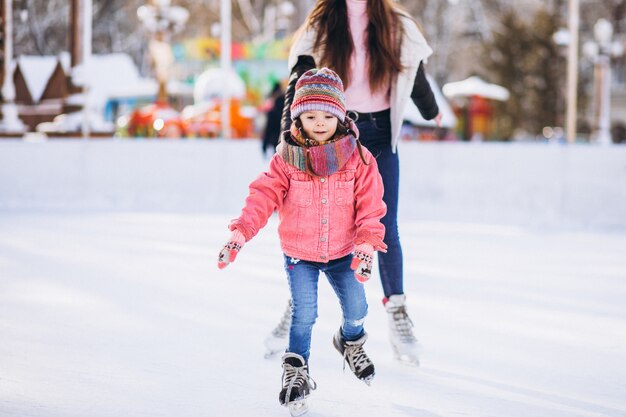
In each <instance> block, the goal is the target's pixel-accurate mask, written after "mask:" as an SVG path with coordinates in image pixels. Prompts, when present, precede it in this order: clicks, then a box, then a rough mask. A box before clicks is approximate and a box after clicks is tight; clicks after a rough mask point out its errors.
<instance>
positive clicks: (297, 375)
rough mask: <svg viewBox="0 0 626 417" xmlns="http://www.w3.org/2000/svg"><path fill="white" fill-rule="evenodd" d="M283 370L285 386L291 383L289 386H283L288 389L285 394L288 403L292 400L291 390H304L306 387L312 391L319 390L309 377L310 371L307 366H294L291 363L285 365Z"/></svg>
mask: <svg viewBox="0 0 626 417" xmlns="http://www.w3.org/2000/svg"><path fill="white" fill-rule="evenodd" d="M283 369H284V375H283V384H284V383H285V382H287V381H289V383H288V384H287V386H283V388H287V392H286V394H285V399H286V401H288V399H289V398H291V390H292V389H293V388H294V387H295V388H302V387H304V386H305V385H306V386H307V387H308V388H309V389H310V390H311V391H313V390H315V389H316V388H317V383H316V382H315V381H314V380H313V378H311V377H310V376H309V370H308V368H307V366H306V365H304V366H293V365H291V364H289V363H283Z"/></svg>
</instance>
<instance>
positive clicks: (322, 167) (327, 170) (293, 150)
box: [276, 119, 359, 177]
mask: <svg viewBox="0 0 626 417" xmlns="http://www.w3.org/2000/svg"><path fill="white" fill-rule="evenodd" d="M347 122H348V123H347V125H348V132H347V133H346V134H344V135H337V136H336V137H335V138H333V139H332V140H331V141H330V142H327V143H325V144H323V145H318V144H316V142H315V141H308V142H309V145H308V146H307V140H306V139H305V138H304V137H303V136H302V133H301V132H300V130H299V129H298V128H297V127H296V124H295V123H292V124H291V131H290V134H291V135H290V137H291V141H292V142H293V144H290V143H287V141H285V140H281V141H280V144H279V145H278V148H277V149H276V153H278V154H279V155H280V156H281V158H283V160H284V161H285V162H287V163H288V164H289V165H293V166H295V167H296V168H298V169H299V170H300V171H304V172H307V173H309V174H313V175H317V176H319V177H326V176H328V175H332V174H334V173H335V172H337V171H339V170H340V169H341V168H343V166H344V165H345V164H346V162H347V161H348V159H349V158H350V157H351V156H352V154H353V153H354V149H355V148H356V146H357V138H358V136H359V131H358V129H357V128H356V126H355V125H354V122H352V121H351V120H349V119H347ZM307 153H308V156H309V161H310V164H311V166H310V168H311V169H307ZM311 170H312V171H313V172H310V171H311Z"/></svg>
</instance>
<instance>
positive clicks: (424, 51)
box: [288, 15, 433, 152]
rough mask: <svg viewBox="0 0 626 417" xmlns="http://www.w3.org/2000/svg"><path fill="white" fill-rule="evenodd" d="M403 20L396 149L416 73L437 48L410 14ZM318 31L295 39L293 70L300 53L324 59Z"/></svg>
mask: <svg viewBox="0 0 626 417" xmlns="http://www.w3.org/2000/svg"><path fill="white" fill-rule="evenodd" d="M400 21H401V22H402V24H403V25H404V38H403V39H402V50H401V55H402V56H401V57H400V60H401V63H402V66H403V68H404V70H403V71H402V72H400V73H399V74H398V77H397V78H396V80H395V81H394V82H393V83H392V85H391V97H390V103H391V147H392V149H393V152H396V148H397V146H398V138H399V137H400V128H401V127H402V115H403V114H404V107H405V106H406V104H407V100H408V99H409V97H411V91H412V90H413V84H414V82H415V75H416V74H417V69H418V68H419V64H420V62H422V61H424V60H426V58H428V57H429V56H430V55H431V54H432V53H433V50H432V49H431V48H430V46H428V43H426V39H424V36H423V35H422V33H421V32H420V31H419V29H418V28H417V25H416V24H415V22H414V21H413V20H412V19H411V18H410V17H408V16H405V15H402V16H401V18H400ZM315 35H316V33H315V31H314V30H313V29H311V28H309V29H307V30H306V31H304V32H302V33H301V35H300V36H299V37H298V38H297V39H295V40H294V43H293V45H292V46H291V50H290V51H289V61H288V64H289V71H290V72H291V69H292V68H293V67H294V65H296V63H297V62H298V57H299V56H301V55H310V56H312V57H313V59H314V60H315V62H316V63H318V62H319V61H320V54H319V53H318V54H316V53H314V52H313V44H314V42H315Z"/></svg>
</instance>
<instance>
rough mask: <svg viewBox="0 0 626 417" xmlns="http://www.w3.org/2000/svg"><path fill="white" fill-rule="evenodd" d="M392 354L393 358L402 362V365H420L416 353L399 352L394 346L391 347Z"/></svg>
mask: <svg viewBox="0 0 626 417" xmlns="http://www.w3.org/2000/svg"><path fill="white" fill-rule="evenodd" d="M393 356H394V359H395V360H397V361H398V362H400V363H402V364H403V365H408V366H415V367H418V366H420V360H419V358H418V357H417V355H415V354H407V353H400V352H399V351H398V349H397V348H396V347H395V346H394V347H393Z"/></svg>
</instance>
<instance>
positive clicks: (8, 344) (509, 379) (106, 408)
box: [0, 141, 626, 417]
mask: <svg viewBox="0 0 626 417" xmlns="http://www.w3.org/2000/svg"><path fill="white" fill-rule="evenodd" d="M69 143H70V142H59V143H52V141H49V142H46V143H43V144H40V143H6V144H3V145H2V152H0V155H6V156H5V158H6V159H3V160H2V164H0V166H4V167H5V168H4V170H0V202H3V210H2V211H0V416H3V417H4V416H11V417H13V416H20V417H57V416H62V417H82V416H90V417H119V416H125V417H140V416H151V417H159V416H163V417H171V416H177V417H188V416H189V417H192V416H194V417H195V416H255V417H266V416H281V415H282V416H288V412H287V410H286V409H285V408H283V407H281V406H280V405H279V404H278V400H277V396H278V391H279V388H280V376H281V367H280V361H279V359H270V360H266V359H264V358H263V354H264V348H263V339H264V337H265V336H266V334H267V332H269V330H271V328H272V327H273V326H274V325H275V324H276V322H277V321H278V319H279V318H280V316H281V315H282V313H283V309H284V307H285V305H286V301H287V298H288V289H287V285H286V282H285V278H284V271H283V270H282V264H281V255H280V249H279V244H278V240H277V236H276V228H277V219H276V218H275V217H273V218H272V219H270V222H269V224H268V226H267V227H266V228H265V229H264V230H262V231H261V233H260V234H259V235H258V236H257V237H256V238H255V239H254V240H253V241H251V242H250V243H248V244H247V245H246V246H244V248H243V250H242V252H241V254H240V255H239V257H238V258H237V261H236V262H235V263H234V264H232V265H230V266H229V267H228V268H226V269H225V270H223V271H220V270H218V269H217V267H216V258H217V253H218V252H219V250H220V248H221V245H222V244H223V243H224V241H225V239H226V238H227V237H228V233H229V232H228V230H227V228H226V225H227V224H228V222H229V220H230V219H231V218H233V217H235V216H236V215H237V214H238V213H237V210H236V209H235V208H234V207H235V206H239V205H241V202H242V201H243V195H245V192H246V190H245V186H244V187H243V188H244V189H243V190H242V189H241V188H240V186H239V184H244V183H246V182H247V181H249V178H248V175H250V173H251V171H252V169H244V167H243V165H251V166H253V168H257V167H259V166H262V165H263V163H262V162H261V161H260V150H259V149H258V146H257V145H258V143H253V144H246V143H240V142H235V143H225V142H221V143H220V142H218V144H214V145H206V144H202V145H200V143H196V144H194V145H191V144H187V145H185V146H186V147H180V144H179V143H178V144H174V143H167V144H163V143H158V142H157V143H155V142H151V143H150V142H139V143H136V142H126V143H120V142H117V143H108V144H105V143H102V144H100V145H93V144H85V143H82V142H79V143H78V144H77V145H69ZM252 145H254V146H252ZM40 146H41V148H40ZM72 146H77V147H76V148H73V147H72ZM115 146H116V147H117V149H118V152H117V158H113V154H112V153H111V154H110V153H109V152H108V151H109V147H115ZM202 146H207V148H203V147H202ZM481 146H482V145H480V146H479V147H472V148H466V149H465V151H466V152H467V153H468V155H473V156H475V155H476V153H477V152H479V150H480V149H483V151H482V152H484V153H485V154H487V155H488V154H490V153H492V152H493V150H492V149H490V148H488V147H485V148H481ZM162 149H164V150H166V151H167V152H164V153H161V152H160V150H162ZM403 149H404V152H405V153H404V155H406V154H407V153H408V151H407V149H409V148H408V147H407V148H403ZM416 149H419V150H420V151H423V152H426V153H428V152H431V151H432V149H433V148H431V147H421V146H420V147H418V148H416ZM513 149H515V150H516V151H518V152H519V150H520V149H523V148H519V147H518V148H515V147H514V148H513ZM209 150H210V152H209ZM458 150H459V149H457V148H445V149H444V148H441V149H438V150H437V155H438V158H439V159H438V161H439V163H440V164H441V165H445V166H447V167H448V168H449V169H452V168H450V167H451V165H453V164H451V161H453V160H454V159H453V158H452V159H451V158H450V156H445V153H446V152H450V151H454V152H456V151H458ZM136 151H140V153H141V155H142V157H141V158H137V154H136V153H135V152H136ZM187 151H189V152H187ZM205 151H206V152H207V153H204V152H205ZM38 152H43V153H45V154H46V155H47V156H48V158H49V159H51V160H56V159H57V158H59V160H64V161H65V164H66V167H69V168H67V169H65V170H62V172H55V171H58V170H60V168H59V166H57V165H55V164H52V165H46V164H44V163H43V160H42V159H40V158H39V156H38ZM74 152H78V153H79V154H82V155H83V156H84V157H85V158H84V159H80V158H79V159H76V156H75V154H74ZM90 152H94V153H97V152H100V153H102V154H104V155H106V158H105V159H103V160H97V159H92V156H89V153H90ZM581 152H582V151H581ZM613 152H617V153H618V155H620V150H618V149H614V150H613ZM213 153H219V154H220V155H221V158H222V159H228V160H230V161H231V163H230V165H231V166H232V165H233V164H232V160H233V159H232V158H233V157H235V156H237V157H238V158H240V159H239V160H240V161H243V162H242V167H237V168H240V170H241V172H236V170H231V171H229V173H230V174H232V176H233V177H237V178H234V179H230V180H229V179H228V175H225V172H224V171H221V172H220V165H219V164H214V166H212V167H211V168H210V170H211V172H213V173H214V175H215V177H216V178H212V177H211V174H208V172H209V171H204V170H203V167H199V166H196V165H195V164H196V162H197V161H196V160H195V159H194V158H192V157H190V155H196V154H199V155H200V156H201V157H202V158H204V159H206V162H205V164H207V165H210V164H213V163H214V161H213V160H212V159H210V158H209V157H208V156H207V155H209V154H213ZM495 153H496V155H497V157H498V158H501V159H506V152H505V151H503V150H499V151H498V152H495ZM521 153H522V154H523V153H524V152H521ZM28 154H30V155H32V156H33V158H32V159H31V160H30V165H28V164H27V165H28V166H27V168H26V169H23V170H21V171H20V170H17V169H18V168H17V167H18V164H24V160H23V159H22V155H28ZM164 155H167V157H166V156H164ZM411 155H414V154H411ZM583 155H586V156H583ZM590 155H591V156H590ZM62 156H65V159H63V158H61V157H62ZM426 157H430V158H432V155H426ZM533 157H534V158H535V159H539V161H538V163H539V165H541V158H536V155H535V154H533ZM596 157H598V156H597V155H595V156H594V152H591V153H588V152H583V153H579V152H578V151H576V152H574V155H570V156H569V158H568V159H567V162H568V163H567V164H563V163H557V164H556V165H557V166H558V167H559V170H561V171H563V174H562V175H563V177H566V176H567V175H566V174H569V171H567V170H568V169H570V168H571V169H573V168H576V167H580V166H581V165H578V164H579V163H580V160H581V159H590V160H591V161H592V162H593V161H595V159H594V158H596ZM109 158H111V159H109ZM255 158H256V159H255ZM620 158H621V157H620ZM620 158H618V159H620ZM10 159H11V160H15V164H14V165H12V164H10V163H9V162H8V160H10ZM435 159H436V158H435ZM153 160H155V161H160V167H161V170H162V171H164V172H165V173H166V174H167V175H168V176H169V177H170V181H171V182H167V181H165V178H166V177H165V176H159V175H158V173H157V171H154V170H153V165H152V161H153ZM178 160H182V161H185V160H186V161H188V164H189V166H190V167H191V169H192V170H191V171H188V170H182V169H181V170H179V171H176V170H175V169H174V168H175V167H177V163H176V161H178ZM603 160H605V161H607V165H611V164H612V162H611V161H612V160H611V159H610V158H606V157H604V158H603ZM125 161H134V163H135V164H136V168H137V170H136V171H133V170H131V169H130V168H129V165H127V164H126V162H125ZM255 161H256V162H255ZM621 161H622V165H621V166H622V171H623V158H621ZM420 162H422V161H421V160H420ZM435 163H436V161H435V162H433V164H435ZM503 163H504V162H503ZM75 164H79V165H80V167H79V169H77V168H76V167H74V165H75ZM99 164H101V165H99ZM144 164H145V166H144ZM483 164H484V163H482V164H481V163H480V161H474V163H473V164H472V165H471V168H472V169H473V171H472V174H473V176H475V177H473V176H471V175H469V172H468V171H465V173H466V176H467V179H470V178H479V177H480V178H482V177H481V175H480V169H479V168H480V166H482V165H483ZM520 165H523V162H520ZM51 167H52V168H53V169H52V170H50V168H51ZM72 167H73V168H72ZM106 167H109V170H108V172H109V173H111V174H112V175H111V176H110V177H109V183H108V184H106V185H107V187H105V188H104V189H103V190H101V191H103V193H102V194H100V195H101V196H104V197H105V198H102V199H101V200H97V199H93V200H91V202H92V203H95V202H97V201H100V202H101V206H100V207H99V208H98V206H97V205H92V206H90V207H85V206H83V207H82V208H81V207H79V206H65V207H62V206H58V205H57V206H56V209H55V210H54V211H51V210H50V208H51V207H55V205H56V204H57V203H58V200H56V198H57V197H58V194H57V192H59V190H62V189H63V186H64V185H66V186H67V189H66V190H65V192H66V193H67V197H68V199H71V198H77V199H80V198H81V196H80V194H73V193H74V192H75V191H77V190H82V192H83V193H87V194H88V193H89V192H90V191H89V189H88V188H84V187H89V186H102V184H101V183H99V182H97V181H96V182H81V181H82V180H84V178H77V176H83V177H90V178H91V179H90V181H92V180H93V177H94V176H97V175H98V172H99V170H102V172H105V171H106ZM112 167H114V168H115V169H112ZM70 168H71V169H70ZM462 168H463V169H464V170H467V169H469V168H468V166H467V165H464V166H463V167H462ZM39 169H41V170H43V171H46V172H48V174H49V177H50V181H49V182H45V181H43V180H42V179H41V178H40V177H39V175H40V173H39ZM403 169H404V170H403V181H404V180H405V179H407V181H405V182H408V178H407V177H409V176H413V175H415V171H414V170H413V169H410V168H407V166H406V165H405V166H404V168H403ZM421 169H424V170H426V172H430V171H428V170H429V169H430V166H429V165H425V166H423V167H421ZM10 170H13V171H14V172H13V175H9V172H10ZM115 170H120V171H121V173H120V174H114V171H115ZM599 171H601V170H599ZM420 172H421V171H420ZM433 172H436V171H433ZM446 172H447V173H446V175H452V173H451V172H448V171H446ZM609 172H610V173H611V174H612V173H613V171H611V170H609ZM587 175H588V180H589V183H588V184H581V187H582V188H583V189H584V190H585V191H586V190H587V189H590V190H591V189H593V188H594V187H592V184H593V182H594V181H599V180H600V179H601V178H600V177H601V176H600V174H598V173H597V172H596V175H598V177H597V178H596V177H594V176H593V175H589V171H587ZM622 175H623V173H622ZM29 177H30V178H29ZM241 177H243V178H241ZM452 177H454V175H452ZM155 178H156V179H155ZM181 178H182V179H186V180H188V183H185V182H179V180H180V179H181ZM456 178H457V181H460V180H459V178H458V177H456ZM162 180H163V181H164V182H165V183H164V186H165V187H166V188H165V189H160V190H159V187H160V181H162ZM55 182H56V183H57V184H56V187H57V188H56V189H55V188H54V187H53V188H51V189H49V190H48V194H46V193H45V192H44V191H43V190H44V188H43V186H44V185H48V186H52V185H53V184H54V183H55ZM135 183H139V184H141V185H142V187H143V188H151V189H152V194H151V195H150V198H152V201H153V202H155V204H154V206H153V210H146V206H141V205H132V204H130V205H127V206H125V207H126V210H123V209H121V206H117V207H115V206H112V205H110V202H111V201H116V199H117V198H121V199H122V200H123V199H124V198H126V197H127V196H129V195H132V194H125V193H127V192H130V193H132V192H136V191H137V190H138V188H137V189H136V188H134V187H135ZM9 184H11V186H13V187H15V188H16V189H20V190H21V194H19V193H16V192H14V191H13V189H12V188H11V186H9ZM37 184H39V185H40V186H41V187H42V188H38V186H37ZM77 184H79V186H77ZM411 184H414V183H411ZM558 184H560V186H564V184H565V180H560V181H559V182H558ZM174 185H178V186H179V188H180V189H181V193H180V194H172V193H170V192H168V187H170V186H174ZM435 185H436V184H435ZM461 186H462V187H468V186H471V184H470V183H469V182H468V181H465V182H463V183H462V185H461ZM551 186H554V184H551ZM491 187H493V184H487V188H491ZM587 187H588V188H587ZM611 187H612V186H611V185H610V184H607V185H606V189H605V190H604V191H606V192H608V193H609V195H611V196H612V197H611V198H612V200H611V199H609V200H606V199H605V200H603V201H604V202H605V203H614V205H616V206H618V207H620V204H621V200H620V198H621V197H620V195H619V194H617V193H615V192H613V191H612V188H611ZM127 188H128V189H130V191H127V190H126V189H127ZM418 188H419V187H418ZM595 188H597V187H595ZM601 191H602V190H601ZM604 191H602V192H604ZM116 192H119V193H120V195H119V196H116V195H115V193H116ZM32 193H36V194H37V195H38V198H39V199H41V200H38V201H39V202H40V203H41V202H43V199H45V198H46V197H47V198H49V199H50V200H51V204H49V205H45V204H42V205H38V206H30V208H27V207H26V206H22V205H20V204H17V203H16V202H17V200H16V199H17V198H22V199H23V200H28V198H29V197H30V196H29V194H32ZM192 193H200V194H204V195H208V196H209V197H210V198H212V199H213V200H218V201H221V202H223V206H222V207H223V208H222V209H221V210H219V206H205V205H202V204H200V205H199V206H198V207H210V210H209V209H207V210H203V211H201V212H199V211H197V210H196V211H193V210H190V211H181V210H178V208H179V207H180V206H181V205H184V202H185V200H184V199H185V197H186V198H187V199H188V201H190V202H191V204H196V203H197V200H196V199H195V198H196V197H195V196H194V195H192ZM403 193H404V194H403V195H406V196H407V199H409V200H410V201H411V202H412V203H414V202H415V200H414V199H415V198H417V197H414V196H413V195H412V194H411V193H410V192H409V191H408V189H404V190H403ZM547 195H548V193H545V194H543V193H538V194H536V195H535V198H536V197H537V196H544V197H545V196H547ZM107 196H108V197H107ZM159 196H160V197H159ZM595 197H597V196H595ZM7 198H8V199H11V200H12V201H13V203H16V205H14V206H13V208H12V209H10V210H8V209H7V206H6V200H7ZM159 198H160V199H162V200H163V201H165V200H167V199H172V198H178V199H181V201H179V202H170V203H171V206H168V205H167V204H163V201H161V200H160V199H159ZM589 198H594V196H591V197H589ZM31 201H32V200H31ZM432 201H434V202H436V201H438V200H437V199H434V200H432ZM432 201H431V202H432ZM439 201H441V202H442V204H443V203H444V202H445V199H442V200H439ZM570 201H575V200H570ZM236 203H237V204H236ZM476 204H480V201H477V202H476ZM171 208H173V209H171ZM466 208H467V209H468V210H471V209H472V207H466ZM594 208H595V207H594ZM401 213H402V214H401V217H400V230H401V238H402V241H403V248H404V254H405V276H406V279H405V292H406V294H407V297H408V302H409V313H410V314H411V317H412V319H413V321H414V323H415V331H416V334H417V336H418V338H419V339H420V342H421V344H422V345H423V349H424V350H423V354H422V356H421V362H422V364H421V366H420V367H419V368H414V367H407V366H403V365H401V364H398V363H396V362H394V361H393V359H392V357H391V349H390V347H389V346H388V342H387V333H386V331H387V330H386V319H387V318H386V315H385V312H384V310H383V308H382V306H381V302H380V299H381V297H382V289H381V285H380V282H379V279H378V276H377V275H376V274H375V276H373V277H372V279H371V280H370V281H369V282H368V283H366V292H367V297H368V303H369V306H370V311H369V315H368V317H367V321H366V329H367V331H368V333H369V340H368V342H367V344H366V349H367V351H368V353H369V354H370V356H371V357H372V359H373V360H374V362H375V364H376V367H377V368H376V369H377V375H376V378H375V380H374V382H373V384H372V386H371V387H367V386H366V385H365V384H363V383H362V382H359V381H357V380H356V378H354V376H352V375H351V374H350V373H349V371H345V372H344V371H343V370H342V363H341V357H340V356H339V354H338V353H337V352H336V351H335V350H334V348H333V347H332V345H331V338H332V334H333V333H334V332H335V331H336V329H337V327H338V325H339V321H340V313H339V307H338V305H337V301H336V298H335V296H334V294H333V293H332V290H331V289H330V288H329V285H328V284H327V283H326V281H325V280H324V279H321V280H320V289H319V300H320V307H319V319H318V322H317V324H316V326H315V328H314V334H313V342H312V343H313V346H312V355H311V363H310V364H311V375H312V377H313V378H314V379H315V380H316V382H317V384H318V389H317V390H316V391H314V393H313V395H312V399H311V411H310V413H309V416H310V417H345V416H359V417H380V416H385V417H386V416H392V417H393V416H399V417H456V416H459V415H467V416H475V417H501V416H506V417H528V416H541V417H578V416H580V417H592V416H593V417H598V416H611V417H620V416H626V397H625V396H624V394H623V393H624V392H626V391H625V389H626V307H625V304H624V299H625V298H626V257H625V256H624V253H625V251H626V233H624V232H623V230H621V229H611V230H605V229H603V228H597V229H594V228H585V229H580V228H571V229H570V228H566V227H563V226H562V225H560V226H559V227H542V228H536V227H522V226H519V225H514V224H506V223H502V222H499V223H498V224H495V223H485V222H482V223H477V222H470V221H465V220H459V219H458V218H460V216H457V217H458V218H457V219H456V220H455V218H454V216H453V214H454V213H456V212H452V211H447V212H445V214H446V216H447V217H441V218H440V219H437V220H429V219H427V218H425V217H424V216H422V214H420V213H422V212H419V213H417V214H416V213H415V212H411V211H410V210H406V209H403V210H402V212H401Z"/></svg>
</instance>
